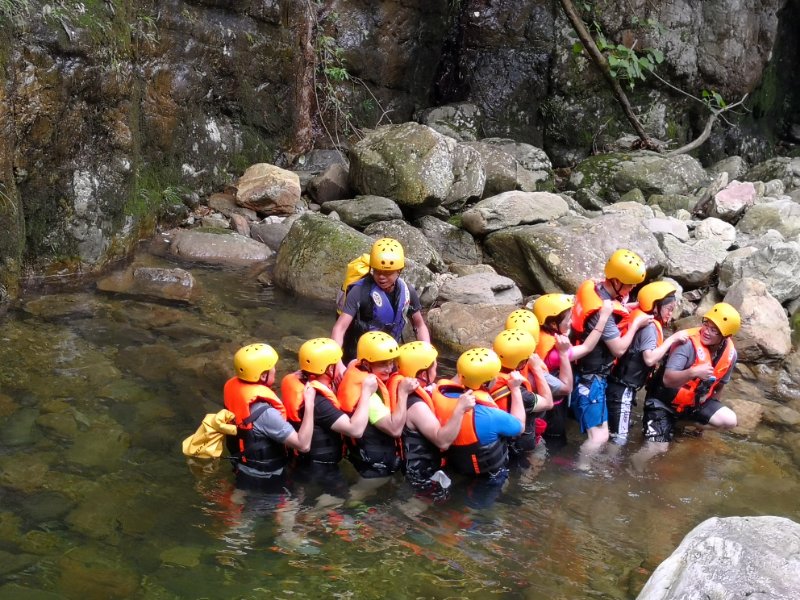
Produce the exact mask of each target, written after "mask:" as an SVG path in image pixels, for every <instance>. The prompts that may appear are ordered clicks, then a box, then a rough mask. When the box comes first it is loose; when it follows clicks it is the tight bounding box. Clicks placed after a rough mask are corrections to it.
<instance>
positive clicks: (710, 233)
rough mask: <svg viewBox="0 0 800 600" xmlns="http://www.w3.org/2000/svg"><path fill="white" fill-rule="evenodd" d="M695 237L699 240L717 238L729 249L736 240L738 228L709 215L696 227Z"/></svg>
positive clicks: (716, 239)
mask: <svg viewBox="0 0 800 600" xmlns="http://www.w3.org/2000/svg"><path fill="white" fill-rule="evenodd" d="M694 237H695V239H698V240H715V241H718V242H720V243H721V244H722V245H724V246H725V249H726V250H727V249H728V248H730V247H731V246H733V244H734V243H735V242H736V228H735V227H734V226H733V225H731V224H730V223H726V222H725V221H723V220H721V219H717V218H715V217H709V218H707V219H703V220H702V221H700V223H698V224H697V227H695V228H694Z"/></svg>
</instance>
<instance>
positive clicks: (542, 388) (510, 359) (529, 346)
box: [489, 313, 553, 454]
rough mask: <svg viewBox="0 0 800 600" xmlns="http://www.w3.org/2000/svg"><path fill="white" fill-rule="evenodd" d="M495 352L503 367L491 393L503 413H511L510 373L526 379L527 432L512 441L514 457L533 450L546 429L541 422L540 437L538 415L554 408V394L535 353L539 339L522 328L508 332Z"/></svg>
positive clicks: (523, 392)
mask: <svg viewBox="0 0 800 600" xmlns="http://www.w3.org/2000/svg"><path fill="white" fill-rule="evenodd" d="M531 316H533V314H532V313H531ZM492 349H493V350H494V352H495V354H497V356H498V357H499V358H500V364H501V365H502V367H501V369H500V373H499V374H498V376H497V377H496V378H495V381H494V384H493V385H492V387H491V388H490V389H489V392H490V393H491V395H492V399H493V400H494V401H495V403H496V404H497V406H498V407H499V408H500V409H501V410H504V411H506V412H509V409H510V408H511V407H510V399H511V398H510V396H511V388H510V386H509V379H510V378H511V374H512V373H514V372H517V373H520V374H521V375H522V376H523V380H522V387H520V394H521V396H522V405H523V406H524V407H525V429H524V431H523V432H522V435H520V436H519V437H518V438H515V439H514V440H513V441H512V442H511V444H510V448H509V449H510V450H511V452H512V454H521V453H522V452H525V451H526V450H533V449H534V448H535V447H536V444H537V442H538V440H539V439H541V433H543V432H544V426H545V423H544V421H541V423H540V425H539V430H540V433H539V434H538V435H537V432H536V413H540V412H542V411H545V410H550V409H551V408H553V394H552V393H551V391H550V386H548V385H547V381H546V380H545V372H546V368H545V367H544V363H543V362H542V360H541V359H540V358H539V357H538V356H537V355H536V352H535V350H536V338H535V337H534V336H533V335H531V334H530V333H529V332H527V331H524V330H522V329H506V330H504V331H501V332H500V333H499V334H497V337H495V338H494V342H493V343H492Z"/></svg>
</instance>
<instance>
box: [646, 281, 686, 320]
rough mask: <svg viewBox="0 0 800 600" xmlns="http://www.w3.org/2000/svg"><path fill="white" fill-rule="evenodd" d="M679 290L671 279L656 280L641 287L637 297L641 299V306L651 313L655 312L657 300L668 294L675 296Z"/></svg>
mask: <svg viewBox="0 0 800 600" xmlns="http://www.w3.org/2000/svg"><path fill="white" fill-rule="evenodd" d="M677 291H678V288H676V287H675V286H674V285H673V284H671V283H670V282H669V281H654V282H652V283H648V284H647V285H646V286H644V287H643V288H642V289H640V290H639V293H638V295H637V296H636V299H637V300H638V301H639V308H641V309H642V310H643V311H644V312H648V313H649V312H653V308H654V307H655V304H656V302H659V301H661V300H663V299H664V298H666V297H667V296H674V295H675V294H676V293H677Z"/></svg>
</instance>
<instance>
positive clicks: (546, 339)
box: [536, 330, 556, 360]
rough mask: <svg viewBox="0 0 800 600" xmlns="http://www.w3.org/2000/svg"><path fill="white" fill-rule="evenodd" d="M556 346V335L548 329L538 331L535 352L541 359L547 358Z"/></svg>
mask: <svg viewBox="0 0 800 600" xmlns="http://www.w3.org/2000/svg"><path fill="white" fill-rule="evenodd" d="M555 347H556V336H554V335H553V334H552V333H550V332H549V331H544V330H541V331H539V341H538V342H537V344H536V354H538V355H539V358H541V359H542V360H545V359H547V356H548V355H549V354H550V352H551V351H552V350H553V348H555Z"/></svg>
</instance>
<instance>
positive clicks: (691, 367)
mask: <svg viewBox="0 0 800 600" xmlns="http://www.w3.org/2000/svg"><path fill="white" fill-rule="evenodd" d="M740 326H741V317H740V315H739V312H738V311H737V310H736V309H735V308H734V307H733V306H731V305H730V304H728V303H726V302H720V303H718V304H715V305H714V306H713V307H711V309H710V310H708V311H707V312H706V313H705V314H704V315H703V322H702V325H701V326H700V327H698V328H694V329H689V330H687V331H686V333H687V334H688V339H687V340H686V341H685V342H683V343H682V344H679V345H676V346H675V347H674V348H673V349H672V351H671V352H670V354H669V357H668V358H667V360H666V361H665V363H664V364H663V365H662V366H661V368H660V369H659V370H658V372H656V374H655V375H654V376H653V377H652V378H651V380H650V383H649V384H648V386H647V395H646V397H645V405H644V422H643V428H644V437H645V440H646V441H647V442H648V444H649V445H650V450H651V452H652V453H657V452H663V451H665V450H666V449H667V446H668V442H670V441H671V440H672V438H673V435H674V426H675V422H676V421H677V419H686V420H689V421H693V422H694V423H697V424H699V425H700V426H701V427H702V426H708V427H712V428H716V429H733V428H734V427H736V424H737V418H736V413H734V412H733V411H732V410H731V409H730V408H728V407H727V406H723V405H722V403H721V402H720V401H719V397H720V394H721V392H722V389H723V387H724V386H725V384H726V383H728V382H729V381H730V379H731V375H732V374H733V369H734V367H735V366H736V359H737V354H736V348H735V347H734V345H733V340H732V339H731V337H732V336H734V335H736V333H738V331H739V328H740Z"/></svg>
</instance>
